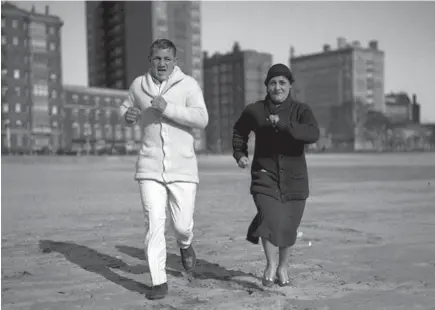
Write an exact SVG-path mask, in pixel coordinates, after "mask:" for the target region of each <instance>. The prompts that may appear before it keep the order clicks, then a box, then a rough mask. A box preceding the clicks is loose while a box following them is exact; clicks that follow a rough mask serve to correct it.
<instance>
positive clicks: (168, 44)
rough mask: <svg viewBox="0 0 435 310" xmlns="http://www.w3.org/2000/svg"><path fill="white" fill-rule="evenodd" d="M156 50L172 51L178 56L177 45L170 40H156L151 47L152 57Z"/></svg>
mask: <svg viewBox="0 0 435 310" xmlns="http://www.w3.org/2000/svg"><path fill="white" fill-rule="evenodd" d="M155 48H157V49H159V50H165V49H170V50H172V51H173V53H174V56H177V48H176V47H175V44H174V43H173V42H172V41H171V40H168V39H157V40H155V41H154V42H153V43H152V44H151V46H150V56H151V55H152V54H153V49H155Z"/></svg>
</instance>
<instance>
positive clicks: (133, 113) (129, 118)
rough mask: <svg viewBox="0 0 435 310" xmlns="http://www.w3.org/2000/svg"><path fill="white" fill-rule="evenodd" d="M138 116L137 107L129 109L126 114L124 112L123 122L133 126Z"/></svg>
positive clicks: (138, 110)
mask: <svg viewBox="0 0 435 310" xmlns="http://www.w3.org/2000/svg"><path fill="white" fill-rule="evenodd" d="M139 115H140V109H139V108H138V107H130V108H128V110H127V112H125V116H124V117H125V121H126V122H127V123H128V124H134V123H136V122H137V120H138V118H139Z"/></svg>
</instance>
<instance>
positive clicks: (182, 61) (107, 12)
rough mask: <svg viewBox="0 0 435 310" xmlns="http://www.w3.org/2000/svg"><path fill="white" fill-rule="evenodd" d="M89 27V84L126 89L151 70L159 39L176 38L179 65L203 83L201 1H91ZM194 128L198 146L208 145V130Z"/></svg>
mask: <svg viewBox="0 0 435 310" xmlns="http://www.w3.org/2000/svg"><path fill="white" fill-rule="evenodd" d="M86 27H87V46H88V79H89V85H90V86H94V87H108V88H117V89H128V87H129V86H130V84H131V83H132V82H133V80H134V78H136V77H137V76H140V75H142V74H144V72H146V71H147V70H148V69H149V61H148V54H149V46H150V45H151V43H152V41H154V40H155V39H157V38H168V39H170V40H171V41H173V42H174V44H175V45H176V46H177V57H178V58H179V61H178V64H179V66H180V68H181V69H182V70H183V72H185V73H187V74H189V75H191V76H193V77H194V78H195V79H196V80H197V81H198V82H199V83H200V85H202V84H203V82H202V59H201V57H202V53H201V8H200V3H199V2H198V1H125V2H124V1H87V2H86ZM194 133H195V148H196V149H197V150H201V149H203V148H205V141H204V139H205V134H204V131H202V130H195V131H194Z"/></svg>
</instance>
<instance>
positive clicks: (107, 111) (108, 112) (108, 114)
mask: <svg viewBox="0 0 435 310" xmlns="http://www.w3.org/2000/svg"><path fill="white" fill-rule="evenodd" d="M111 114H112V111H110V110H109V109H107V110H106V118H107V119H109V118H110V115H111Z"/></svg>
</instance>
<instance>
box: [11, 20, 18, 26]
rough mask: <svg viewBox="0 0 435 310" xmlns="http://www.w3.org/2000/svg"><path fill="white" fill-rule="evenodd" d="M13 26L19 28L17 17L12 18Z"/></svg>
mask: <svg viewBox="0 0 435 310" xmlns="http://www.w3.org/2000/svg"><path fill="white" fill-rule="evenodd" d="M12 28H18V20H16V19H13V20H12Z"/></svg>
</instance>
